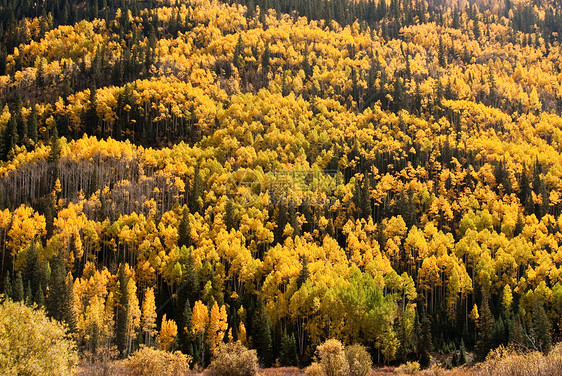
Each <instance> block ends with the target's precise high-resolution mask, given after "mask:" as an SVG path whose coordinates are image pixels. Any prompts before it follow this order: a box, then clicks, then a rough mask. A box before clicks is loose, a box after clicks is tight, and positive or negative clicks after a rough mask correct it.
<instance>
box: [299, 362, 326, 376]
mask: <svg viewBox="0 0 562 376" xmlns="http://www.w3.org/2000/svg"><path fill="white" fill-rule="evenodd" d="M304 373H306V375H307V376H326V373H324V368H323V367H322V366H321V365H320V364H318V363H312V364H311V365H309V366H308V367H306V369H305V370H304Z"/></svg>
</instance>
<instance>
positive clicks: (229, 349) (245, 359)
mask: <svg viewBox="0 0 562 376" xmlns="http://www.w3.org/2000/svg"><path fill="white" fill-rule="evenodd" d="M258 368H259V367H258V356H257V354H256V350H248V349H247V348H246V347H245V346H244V345H242V344H241V343H240V342H235V343H228V344H221V345H220V346H219V348H218V350H217V352H216V353H215V356H214V358H213V361H212V362H211V365H210V366H209V369H210V370H211V374H212V375H213V376H255V375H256V374H257V373H258Z"/></svg>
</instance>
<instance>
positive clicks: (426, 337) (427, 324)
mask: <svg viewBox="0 0 562 376" xmlns="http://www.w3.org/2000/svg"><path fill="white" fill-rule="evenodd" d="M432 349H433V343H432V340H431V321H429V316H428V315H427V313H425V312H422V314H421V333H420V335H419V343H418V352H419V353H420V365H421V366H422V367H423V368H427V367H429V365H430V363H431V351H432Z"/></svg>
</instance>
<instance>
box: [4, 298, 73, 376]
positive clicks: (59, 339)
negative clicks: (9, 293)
mask: <svg viewBox="0 0 562 376" xmlns="http://www.w3.org/2000/svg"><path fill="white" fill-rule="evenodd" d="M77 363H78V354H77V352H76V347H75V345H74V343H73V341H72V340H71V339H70V338H68V336H67V335H66V328H65V327H64V325H63V324H61V323H59V322H58V321H56V320H53V319H50V318H48V317H47V316H46V315H45V311H44V310H42V309H33V308H32V307H28V306H26V305H24V304H22V303H15V302H12V301H10V300H4V301H0V374H1V375H5V376H11V375H14V376H15V375H40V376H50V375H53V376H64V375H74V374H75V372H76V365H77Z"/></svg>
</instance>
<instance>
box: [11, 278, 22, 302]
mask: <svg viewBox="0 0 562 376" xmlns="http://www.w3.org/2000/svg"><path fill="white" fill-rule="evenodd" d="M13 289H14V292H13V294H14V295H13V298H14V301H16V302H23V299H24V292H23V278H22V276H21V273H18V274H16V279H15V280H14V286H13Z"/></svg>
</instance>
